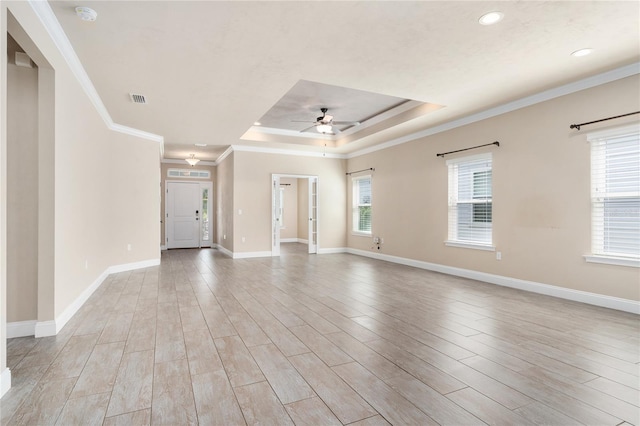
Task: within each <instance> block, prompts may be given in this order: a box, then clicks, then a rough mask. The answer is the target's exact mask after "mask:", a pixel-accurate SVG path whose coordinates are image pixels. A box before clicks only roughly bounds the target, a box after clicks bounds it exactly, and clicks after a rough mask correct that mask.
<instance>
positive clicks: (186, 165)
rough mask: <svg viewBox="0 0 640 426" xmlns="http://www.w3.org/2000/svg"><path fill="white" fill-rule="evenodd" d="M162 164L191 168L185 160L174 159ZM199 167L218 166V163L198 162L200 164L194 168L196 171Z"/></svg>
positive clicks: (165, 160) (163, 161)
mask: <svg viewBox="0 0 640 426" xmlns="http://www.w3.org/2000/svg"><path fill="white" fill-rule="evenodd" d="M161 163H162V164H182V165H183V166H184V167H185V168H188V167H190V166H189V165H188V164H187V162H186V161H184V160H172V159H163V160H162V161H161ZM198 166H217V163H216V162H215V161H204V160H201V161H198V164H197V165H196V166H194V168H195V169H197V168H198Z"/></svg>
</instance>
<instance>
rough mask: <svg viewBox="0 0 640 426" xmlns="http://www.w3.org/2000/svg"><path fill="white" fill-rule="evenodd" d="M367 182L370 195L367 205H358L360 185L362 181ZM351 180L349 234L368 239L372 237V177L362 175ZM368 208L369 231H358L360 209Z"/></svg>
mask: <svg viewBox="0 0 640 426" xmlns="http://www.w3.org/2000/svg"><path fill="white" fill-rule="evenodd" d="M367 179H368V180H369V185H370V188H371V195H370V196H369V203H359V201H360V185H359V182H360V181H362V180H367ZM351 180H352V191H351V195H352V220H351V234H352V235H356V236H361V237H370V236H372V235H373V177H372V175H370V174H368V175H363V176H357V177H353V178H351ZM361 207H369V208H370V210H371V211H370V222H371V227H370V230H369V231H362V230H360V229H359V227H360V226H359V225H360V208H361Z"/></svg>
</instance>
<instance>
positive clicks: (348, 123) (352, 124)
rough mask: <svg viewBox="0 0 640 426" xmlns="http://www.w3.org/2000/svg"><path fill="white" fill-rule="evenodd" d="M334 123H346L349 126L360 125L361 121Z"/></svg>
mask: <svg viewBox="0 0 640 426" xmlns="http://www.w3.org/2000/svg"><path fill="white" fill-rule="evenodd" d="M333 124H344V125H349V126H358V125H359V124H360V122H359V121H334V122H333Z"/></svg>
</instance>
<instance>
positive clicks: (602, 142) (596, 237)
mask: <svg viewBox="0 0 640 426" xmlns="http://www.w3.org/2000/svg"><path fill="white" fill-rule="evenodd" d="M627 135H630V136H631V135H637V137H638V138H640V124H633V125H627V126H621V127H617V128H615V129H609V130H603V131H596V132H591V133H588V134H587V141H588V142H589V145H590V147H589V150H590V166H591V167H590V170H589V175H590V179H591V194H590V206H591V207H590V208H591V213H590V215H591V217H590V221H591V235H590V237H591V247H590V249H591V254H587V255H584V259H585V260H586V261H587V262H590V263H603V264H609V265H618V266H631V267H636V268H640V253H639V254H638V256H634V255H627V254H624V253H620V252H613V251H607V248H606V246H607V244H606V242H605V241H607V240H608V239H607V238H606V237H605V236H606V235H607V232H608V231H609V230H610V229H611V228H609V227H607V223H608V222H607V216H606V214H605V211H606V208H607V206H606V204H607V201H605V200H608V202H609V203H611V202H613V203H615V202H619V201H624V200H629V199H636V198H640V185H638V187H636V188H635V190H632V191H628V190H625V191H624V192H621V191H611V192H608V191H607V190H606V189H605V190H604V192H603V188H605V183H606V181H607V177H608V176H607V170H606V168H603V166H602V164H603V163H604V160H605V159H606V157H605V155H606V144H607V142H609V140H610V139H615V138H618V137H622V136H627ZM631 159H634V157H631ZM638 160H639V161H640V154H638ZM630 182H631V183H633V182H632V181H630ZM603 193H604V194H605V195H604V196H603V195H602V194H603Z"/></svg>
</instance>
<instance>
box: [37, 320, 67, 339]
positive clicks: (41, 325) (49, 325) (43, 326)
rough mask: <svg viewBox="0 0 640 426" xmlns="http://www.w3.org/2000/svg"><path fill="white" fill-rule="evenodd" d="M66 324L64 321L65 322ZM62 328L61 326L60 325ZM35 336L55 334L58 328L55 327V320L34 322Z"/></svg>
mask: <svg viewBox="0 0 640 426" xmlns="http://www.w3.org/2000/svg"><path fill="white" fill-rule="evenodd" d="M65 324H66V323H65ZM60 329H62V327H60ZM34 334H35V337H47V336H55V335H56V334H58V328H56V321H55V320H49V321H38V322H36V328H35V330H34Z"/></svg>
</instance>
